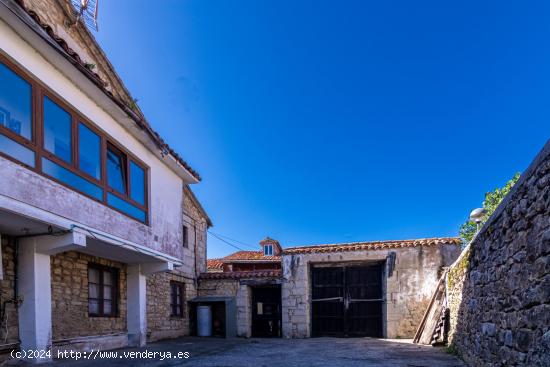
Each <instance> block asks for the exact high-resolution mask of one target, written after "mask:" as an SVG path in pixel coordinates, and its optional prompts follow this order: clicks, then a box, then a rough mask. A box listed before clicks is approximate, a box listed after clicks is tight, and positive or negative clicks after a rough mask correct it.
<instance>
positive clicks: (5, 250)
mask: <svg viewBox="0 0 550 367" xmlns="http://www.w3.org/2000/svg"><path fill="white" fill-rule="evenodd" d="M1 242H2V269H3V272H4V279H3V280H2V281H0V292H1V293H0V305H1V307H2V308H4V307H5V309H2V310H1V311H2V312H1V313H0V315H1V317H2V318H1V320H0V338H1V339H0V340H1V342H0V346H1V345H4V344H11V343H19V322H18V313H17V305H16V301H15V299H14V285H15V262H14V248H15V247H14V242H13V239H12V238H9V237H6V236H2V241H1Z"/></svg>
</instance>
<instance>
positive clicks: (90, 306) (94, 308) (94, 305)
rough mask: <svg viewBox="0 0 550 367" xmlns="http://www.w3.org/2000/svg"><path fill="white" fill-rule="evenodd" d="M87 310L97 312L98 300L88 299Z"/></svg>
mask: <svg viewBox="0 0 550 367" xmlns="http://www.w3.org/2000/svg"><path fill="white" fill-rule="evenodd" d="M88 312H89V313H91V314H98V313H99V302H98V301H97V300H95V299H94V300H92V299H91V300H88Z"/></svg>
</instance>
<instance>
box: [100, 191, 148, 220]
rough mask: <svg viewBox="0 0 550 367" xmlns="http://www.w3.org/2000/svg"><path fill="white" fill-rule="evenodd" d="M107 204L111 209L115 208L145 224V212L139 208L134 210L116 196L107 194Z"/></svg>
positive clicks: (133, 207)
mask: <svg viewBox="0 0 550 367" xmlns="http://www.w3.org/2000/svg"><path fill="white" fill-rule="evenodd" d="M107 204H109V205H110V206H112V207H113V208H117V209H118V210H120V211H121V212H124V213H126V214H128V215H129V216H131V217H134V218H136V219H137V220H139V221H141V222H145V212H144V211H143V210H141V209H139V208H136V207H135V206H133V205H132V204H130V203H128V202H126V201H124V200H122V199H121V198H119V197H118V196H116V195H113V194H111V193H107Z"/></svg>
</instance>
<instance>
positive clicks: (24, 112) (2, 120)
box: [0, 63, 32, 140]
mask: <svg viewBox="0 0 550 367" xmlns="http://www.w3.org/2000/svg"><path fill="white" fill-rule="evenodd" d="M31 94H32V93H31V86H30V84H29V83H27V82H26V81H25V80H23V79H21V78H20V77H19V76H18V75H17V74H15V73H14V72H13V71H11V70H10V69H9V68H8V67H7V66H6V65H4V64H2V63H0V125H2V126H4V127H7V128H8V129H10V130H11V131H13V132H14V133H16V134H19V135H21V136H22V137H24V138H26V139H28V140H31V138H32V133H31V131H32V127H31V126H32V124H31V100H32V99H31Z"/></svg>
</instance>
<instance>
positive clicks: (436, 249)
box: [282, 245, 460, 338]
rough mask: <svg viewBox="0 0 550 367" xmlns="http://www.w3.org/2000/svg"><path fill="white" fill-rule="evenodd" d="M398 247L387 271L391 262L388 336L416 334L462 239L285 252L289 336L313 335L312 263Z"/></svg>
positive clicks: (382, 254) (384, 254) (379, 255)
mask: <svg viewBox="0 0 550 367" xmlns="http://www.w3.org/2000/svg"><path fill="white" fill-rule="evenodd" d="M390 252H395V254H396V259H395V267H394V269H393V273H392V275H391V276H389V277H388V276H387V274H388V271H387V270H388V269H387V266H386V276H385V278H386V279H385V289H386V294H385V297H386V320H385V328H386V336H387V337H388V338H411V337H412V336H413V335H414V332H415V331H416V327H417V326H418V323H419V322H420V320H421V319H422V315H423V313H424V311H425V309H426V306H427V304H428V302H429V299H430V296H431V293H432V292H433V290H434V288H435V286H436V284H437V281H438V279H439V276H440V275H441V272H442V267H444V266H449V265H450V264H451V263H452V262H453V261H454V260H455V259H456V257H457V256H458V254H459V252H460V247H459V246H456V245H442V246H418V247H406V248H398V249H388V250H366V251H355V252H338V253H313V254H299V255H283V278H284V279H283V284H282V324H283V337H285V338H305V337H309V336H311V317H310V313H311V311H310V306H311V280H310V265H311V264H312V263H345V262H357V261H365V262H368V261H385V260H386V259H387V258H388V256H389V254H390Z"/></svg>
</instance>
